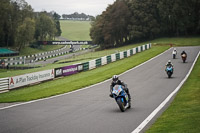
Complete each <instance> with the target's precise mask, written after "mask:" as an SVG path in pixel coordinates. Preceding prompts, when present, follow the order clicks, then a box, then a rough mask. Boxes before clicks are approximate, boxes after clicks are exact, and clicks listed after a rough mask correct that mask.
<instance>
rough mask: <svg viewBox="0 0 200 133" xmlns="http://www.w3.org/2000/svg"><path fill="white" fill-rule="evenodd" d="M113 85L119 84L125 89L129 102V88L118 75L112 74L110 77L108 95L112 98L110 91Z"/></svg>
mask: <svg viewBox="0 0 200 133" xmlns="http://www.w3.org/2000/svg"><path fill="white" fill-rule="evenodd" d="M115 85H121V86H122V88H123V89H124V90H125V92H126V93H127V95H128V97H129V102H131V96H130V93H129V90H128V88H127V85H126V84H125V83H124V82H122V81H121V80H119V77H118V76H117V75H114V76H113V77H112V82H111V85H110V92H111V94H110V97H112V98H113V95H112V91H113V87H114V86H115Z"/></svg>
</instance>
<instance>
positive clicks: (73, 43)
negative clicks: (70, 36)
mask: <svg viewBox="0 0 200 133" xmlns="http://www.w3.org/2000/svg"><path fill="white" fill-rule="evenodd" d="M38 44H39V45H92V41H38Z"/></svg>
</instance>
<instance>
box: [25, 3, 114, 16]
mask: <svg viewBox="0 0 200 133" xmlns="http://www.w3.org/2000/svg"><path fill="white" fill-rule="evenodd" d="M25 1H26V2H28V4H29V5H31V6H32V8H33V9H34V11H47V12H49V11H55V12H56V13H58V14H59V15H62V14H72V13H74V12H78V13H85V14H87V15H93V16H96V15H100V14H101V13H102V12H103V11H105V10H106V8H107V7H108V5H109V4H113V3H114V1H115V0H25Z"/></svg>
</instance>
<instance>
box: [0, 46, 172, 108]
mask: <svg viewBox="0 0 200 133" xmlns="http://www.w3.org/2000/svg"><path fill="white" fill-rule="evenodd" d="M170 49H172V48H169V49H168V50H166V51H164V52H163V53H161V54H159V55H157V56H155V57H153V58H151V59H149V60H147V61H146V62H143V63H142V64H140V65H137V66H135V67H133V68H131V69H129V70H127V71H125V72H123V73H121V74H120V75H123V74H125V73H128V72H129V71H131V70H134V69H136V68H138V67H140V66H142V65H144V64H146V63H148V62H150V61H151V60H153V59H155V58H157V57H159V56H161V55H163V54H164V53H166V52H167V51H169V50H170ZM132 56H134V55H132ZM109 80H111V79H107V80H105V81H102V82H100V83H97V84H94V85H91V86H88V87H85V88H82V89H78V90H75V91H71V92H67V93H64V94H60V95H56V96H52V97H47V98H42V99H38V100H32V101H29V102H24V103H19V104H14V105H10V106H7V107H2V108H0V110H4V109H8V108H12V107H16V106H20V105H24V104H29V103H34V102H38V101H43V100H48V99H53V98H56V97H60V96H64V95H68V94H71V93H75V92H78V91H83V90H86V89H89V88H91V87H94V86H97V85H100V84H103V83H105V82H107V81H109ZM2 104H3V103H2Z"/></svg>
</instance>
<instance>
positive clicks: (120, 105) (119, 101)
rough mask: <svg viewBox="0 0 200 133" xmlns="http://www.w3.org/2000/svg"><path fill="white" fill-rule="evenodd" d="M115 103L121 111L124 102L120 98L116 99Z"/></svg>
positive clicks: (123, 108) (123, 109)
mask: <svg viewBox="0 0 200 133" xmlns="http://www.w3.org/2000/svg"><path fill="white" fill-rule="evenodd" d="M117 104H118V106H119V108H120V110H121V111H122V112H124V111H125V107H124V103H123V102H122V101H121V98H118V99H117Z"/></svg>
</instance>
